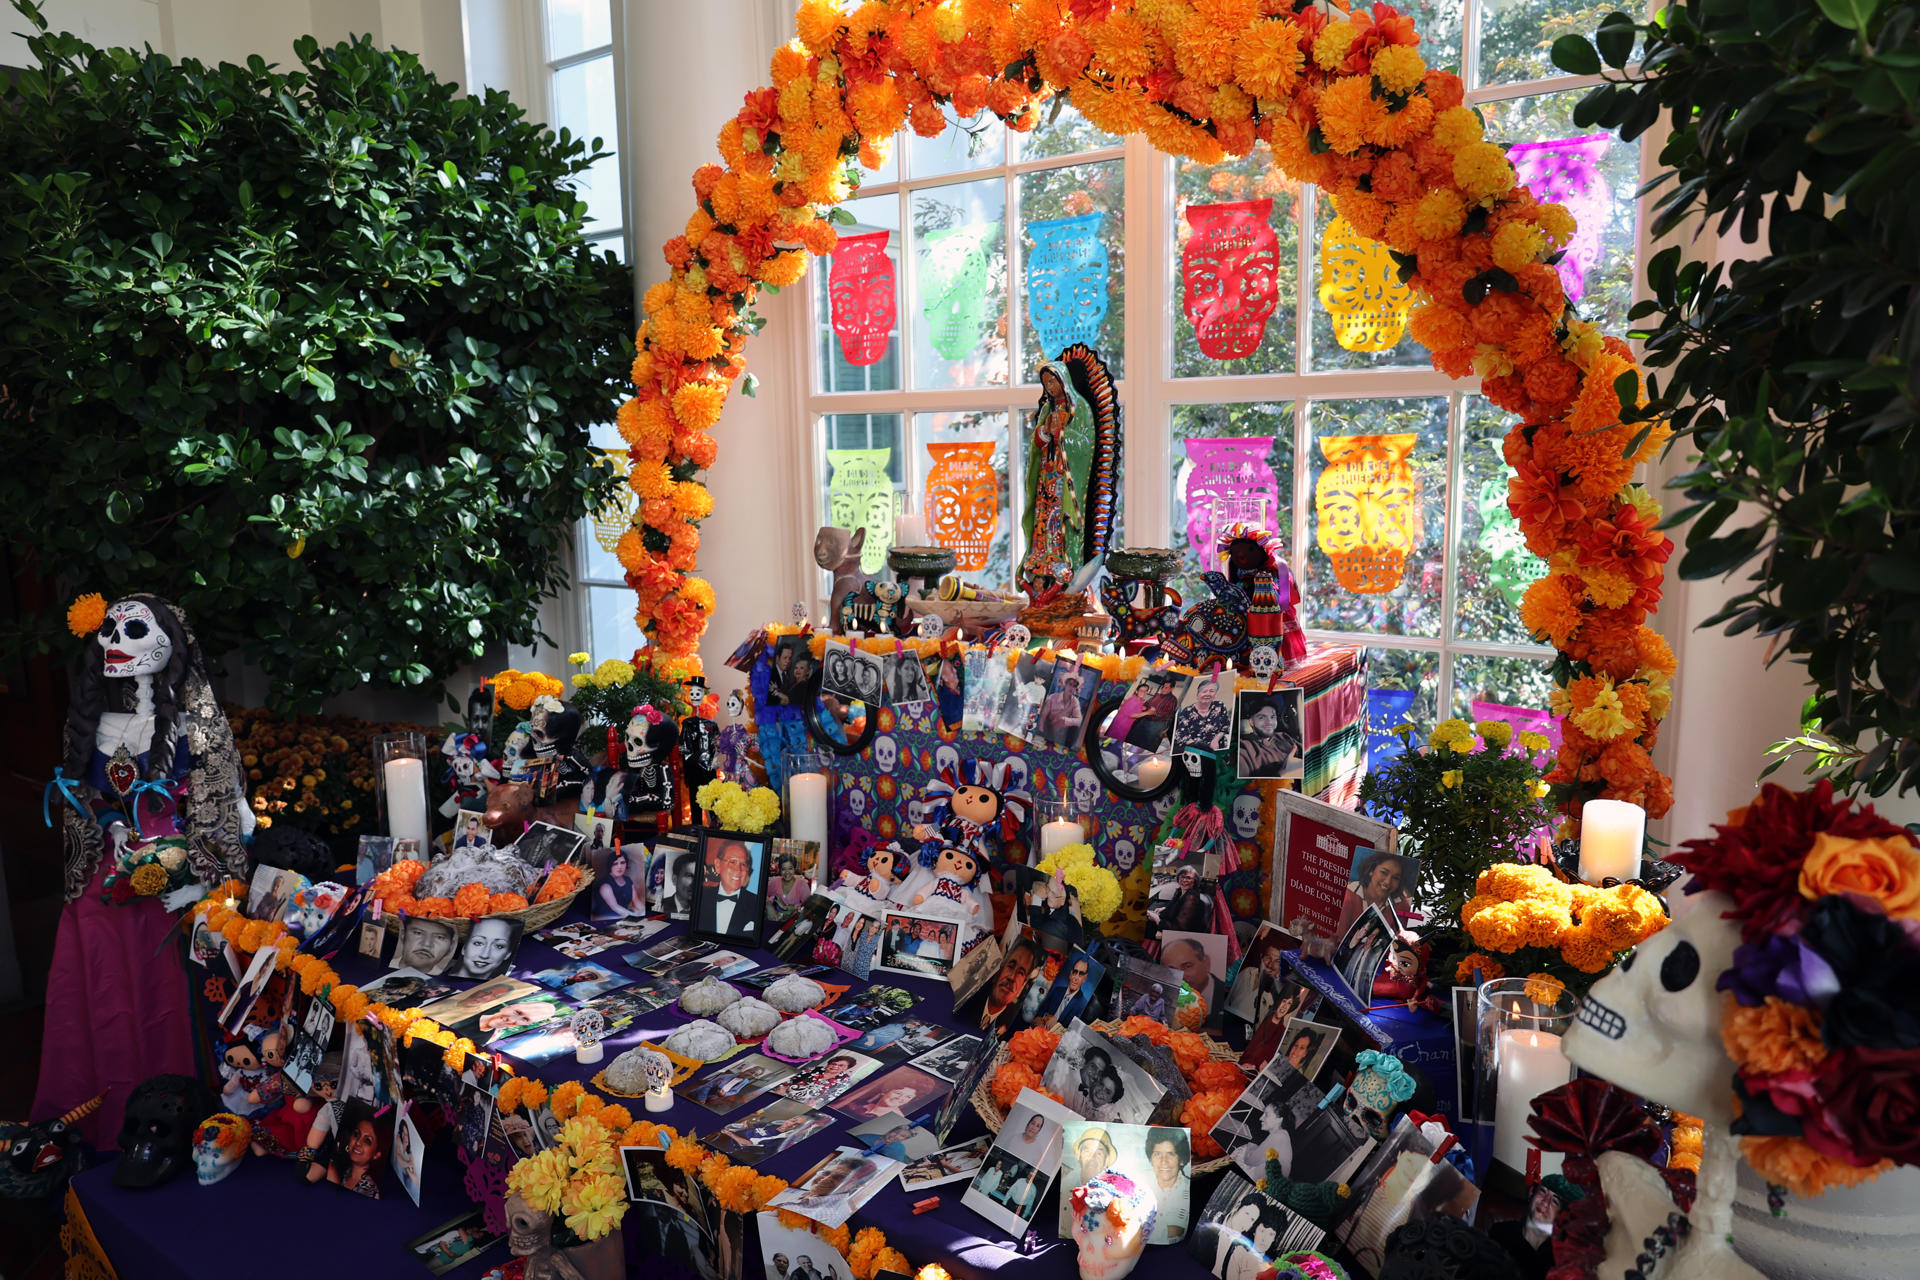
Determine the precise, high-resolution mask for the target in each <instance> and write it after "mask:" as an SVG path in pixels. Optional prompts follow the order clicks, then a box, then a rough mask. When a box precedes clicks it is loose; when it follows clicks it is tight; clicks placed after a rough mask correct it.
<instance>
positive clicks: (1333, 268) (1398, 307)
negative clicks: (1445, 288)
mask: <svg viewBox="0 0 1920 1280" xmlns="http://www.w3.org/2000/svg"><path fill="white" fill-rule="evenodd" d="M1320 305H1321V306H1323V307H1325V308H1326V309H1327V314H1328V315H1330V316H1332V317H1333V336H1334V341H1336V342H1338V343H1339V344H1340V345H1341V346H1343V347H1345V348H1346V349H1347V350H1349V351H1391V350H1393V348H1394V347H1395V346H1396V345H1397V344H1398V343H1399V341H1400V335H1401V333H1402V332H1403V331H1405V329H1406V327H1407V309H1408V308H1409V307H1411V306H1412V305H1413V290H1411V289H1409V288H1407V286H1406V285H1404V284H1402V283H1400V268H1399V265H1398V264H1397V263H1395V262H1394V260H1393V255H1392V254H1390V253H1388V252H1387V246H1385V245H1383V244H1381V243H1380V242H1379V241H1378V240H1369V239H1367V238H1366V237H1365V236H1363V235H1361V234H1360V233H1359V232H1358V231H1355V230H1354V229H1353V224H1352V223H1350V222H1348V221H1347V220H1346V219H1345V218H1335V219H1334V220H1333V222H1332V224H1331V225H1330V226H1328V227H1327V229H1326V231H1325V232H1323V233H1322V234H1321V237H1320Z"/></svg>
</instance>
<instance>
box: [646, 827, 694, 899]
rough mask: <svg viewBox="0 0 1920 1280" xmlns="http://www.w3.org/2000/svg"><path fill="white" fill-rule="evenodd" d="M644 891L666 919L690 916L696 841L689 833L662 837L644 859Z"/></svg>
mask: <svg viewBox="0 0 1920 1280" xmlns="http://www.w3.org/2000/svg"><path fill="white" fill-rule="evenodd" d="M647 885H648V890H647V892H648V893H649V895H651V901H652V904H653V909H654V910H655V911H656V912H658V913H659V914H661V915H664V916H666V917H667V919H669V920H689V919H691V918H692V917H693V900H694V897H695V895H696V894H697V893H698V891H699V887H700V845H699V842H698V840H696V839H694V838H693V837H692V836H686V835H679V836H668V837H664V838H662V839H661V840H660V841H659V842H658V843H656V844H655V845H654V847H653V856H652V857H651V858H649V859H648V860H647Z"/></svg>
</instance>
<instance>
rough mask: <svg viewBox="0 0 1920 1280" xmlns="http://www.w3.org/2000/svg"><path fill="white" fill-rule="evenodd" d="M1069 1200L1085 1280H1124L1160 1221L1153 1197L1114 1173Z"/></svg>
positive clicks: (1075, 1191) (1076, 1191)
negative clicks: (1156, 1219)
mask: <svg viewBox="0 0 1920 1280" xmlns="http://www.w3.org/2000/svg"><path fill="white" fill-rule="evenodd" d="M1065 1194H1066V1195H1067V1196H1068V1203H1069V1205H1070V1207H1071V1209H1072V1218H1073V1243H1074V1246H1075V1247H1076V1248H1077V1249H1078V1250H1079V1251H1080V1277H1081V1280H1124V1277H1126V1276H1127V1275H1128V1274H1130V1273H1131V1272H1132V1271H1133V1269H1134V1267H1135V1266H1137V1265H1138V1264H1139V1262H1140V1255H1141V1254H1142V1253H1144V1252H1146V1247H1147V1237H1148V1236H1150V1235H1152V1234H1153V1223H1154V1219H1155V1218H1156V1217H1158V1216H1159V1210H1158V1209H1157V1208H1156V1207H1155V1206H1154V1201H1153V1196H1152V1194H1151V1193H1149V1192H1148V1191H1147V1189H1146V1188H1145V1187H1143V1186H1141V1185H1140V1184H1139V1183H1137V1182H1135V1181H1134V1180H1133V1179H1132V1178H1129V1177H1128V1176H1127V1175H1126V1174H1124V1173H1121V1172H1119V1171H1118V1170H1115V1169H1108V1170H1107V1171H1106V1172H1104V1173H1102V1174H1101V1175H1100V1176H1099V1177H1097V1178H1095V1179H1094V1180H1093V1181H1091V1182H1089V1183H1087V1184H1086V1185H1085V1186H1083V1187H1075V1188H1074V1189H1073V1190H1072V1191H1071V1192H1068V1193H1065Z"/></svg>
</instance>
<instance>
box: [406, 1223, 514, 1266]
mask: <svg viewBox="0 0 1920 1280" xmlns="http://www.w3.org/2000/svg"><path fill="white" fill-rule="evenodd" d="M480 1216H481V1211H480V1210H478V1209H472V1210H469V1211H468V1212H466V1213H463V1214H461V1215H460V1216H459V1217H457V1218H454V1219H453V1220H451V1221H449V1222H443V1223H441V1224H440V1225H439V1226H437V1227H435V1228H434V1229H433V1230H431V1231H428V1232H424V1233H422V1234H420V1235H417V1236H415V1237H414V1238H413V1239H411V1240H409V1241H407V1244H406V1249H407V1253H408V1255H409V1256H411V1257H412V1258H413V1260H414V1261H415V1262H418V1263H421V1264H422V1265H424V1266H425V1267H426V1269H427V1270H428V1271H430V1272H432V1273H433V1274H434V1275H436V1276H443V1275H445V1274H447V1272H449V1271H451V1270H453V1269H454V1268H455V1267H457V1266H460V1265H461V1264H462V1263H466V1262H472V1261H473V1260H474V1259H475V1258H477V1257H479V1256H480V1255H481V1254H483V1253H486V1252H487V1251H488V1250H490V1249H492V1248H493V1247H494V1246H495V1245H497V1244H499V1243H500V1242H501V1241H502V1240H505V1239H506V1238H507V1237H506V1233H505V1232H492V1231H489V1230H487V1229H486V1227H485V1226H483V1225H482V1224H481V1221H480Z"/></svg>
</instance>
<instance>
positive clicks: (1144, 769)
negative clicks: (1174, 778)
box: [1134, 756, 1173, 791]
mask: <svg viewBox="0 0 1920 1280" xmlns="http://www.w3.org/2000/svg"><path fill="white" fill-rule="evenodd" d="M1172 772H1173V761H1172V760H1171V759H1170V758H1168V757H1167V756H1148V757H1147V758H1146V759H1145V760H1142V761H1141V762H1140V768H1139V769H1138V770H1137V771H1136V772H1135V774H1134V777H1135V779H1136V780H1137V781H1138V783H1139V786H1140V790H1142V791H1151V790H1153V789H1154V788H1155V787H1157V786H1159V785H1160V784H1161V783H1163V782H1165V781H1166V780H1167V775H1168V774H1169V773H1172Z"/></svg>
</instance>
